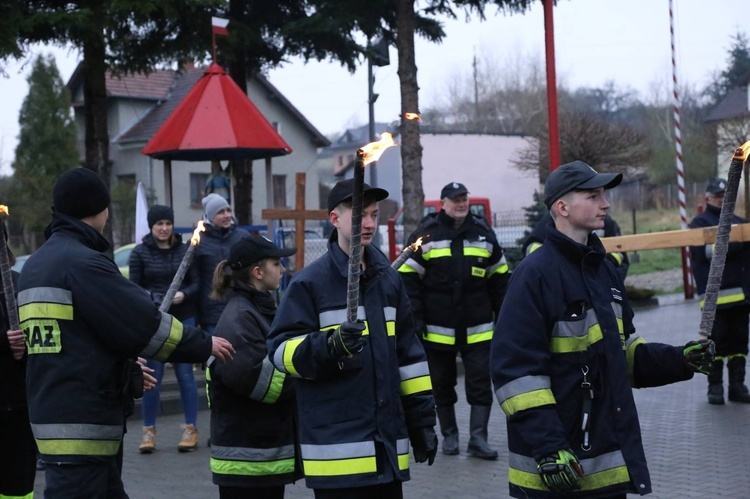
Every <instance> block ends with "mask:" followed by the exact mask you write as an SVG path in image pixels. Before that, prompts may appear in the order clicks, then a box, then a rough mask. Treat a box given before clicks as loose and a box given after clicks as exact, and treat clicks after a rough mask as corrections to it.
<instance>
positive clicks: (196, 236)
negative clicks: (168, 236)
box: [190, 220, 206, 246]
mask: <svg viewBox="0 0 750 499" xmlns="http://www.w3.org/2000/svg"><path fill="white" fill-rule="evenodd" d="M205 231H206V227H205V224H204V223H203V220H201V221H199V222H198V226H197V227H196V228H195V230H194V231H193V237H191V238H190V246H198V244H200V242H201V232H205Z"/></svg>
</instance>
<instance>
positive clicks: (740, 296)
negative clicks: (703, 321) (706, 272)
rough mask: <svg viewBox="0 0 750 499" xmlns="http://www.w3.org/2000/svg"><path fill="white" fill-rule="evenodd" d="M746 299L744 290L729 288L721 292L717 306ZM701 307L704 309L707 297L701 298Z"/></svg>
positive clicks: (702, 296) (703, 295)
mask: <svg viewBox="0 0 750 499" xmlns="http://www.w3.org/2000/svg"><path fill="white" fill-rule="evenodd" d="M744 299H745V292H744V291H743V290H742V288H727V289H720V290H719V298H718V299H717V300H716V304H717V305H726V304H727V303H736V302H740V301H743V300H744ZM700 300H701V301H700V306H701V308H703V303H704V302H705V301H706V295H705V294H702V295H701V296H700Z"/></svg>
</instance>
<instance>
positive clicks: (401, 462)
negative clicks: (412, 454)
mask: <svg viewBox="0 0 750 499" xmlns="http://www.w3.org/2000/svg"><path fill="white" fill-rule="evenodd" d="M396 453H397V454H398V469H400V470H402V471H403V470H408V469H409V439H408V438H399V439H398V440H396Z"/></svg>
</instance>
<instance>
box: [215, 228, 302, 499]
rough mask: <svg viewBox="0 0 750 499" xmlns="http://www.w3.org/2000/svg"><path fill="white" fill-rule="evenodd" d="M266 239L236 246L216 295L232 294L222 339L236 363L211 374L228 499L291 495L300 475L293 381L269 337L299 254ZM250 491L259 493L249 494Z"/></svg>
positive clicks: (222, 488)
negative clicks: (270, 348) (277, 363)
mask: <svg viewBox="0 0 750 499" xmlns="http://www.w3.org/2000/svg"><path fill="white" fill-rule="evenodd" d="M296 251H297V250H296V249H294V248H287V249H280V248H278V247H276V246H275V245H274V244H273V243H272V242H271V241H269V240H268V239H266V238H264V237H261V236H246V237H244V238H242V239H240V240H239V241H237V242H236V243H234V244H233V245H232V247H231V248H230V251H229V258H228V259H227V260H223V261H222V262H221V263H219V266H218V267H217V268H216V272H215V274H214V282H213V295H212V297H214V298H224V297H226V296H229V301H228V303H227V305H226V308H224V311H223V313H222V314H221V317H220V319H219V322H218V324H217V325H216V330H215V331H214V335H215V336H219V337H222V338H226V339H227V340H229V341H230V342H231V343H232V345H233V346H234V348H235V350H236V354H235V356H234V360H233V361H232V362H231V363H223V362H214V363H213V364H212V365H211V366H209V370H208V372H207V373H206V374H207V376H206V378H207V379H208V388H209V397H210V403H211V472H212V476H213V482H214V483H215V484H216V485H218V486H219V496H220V497H221V499H235V498H236V499H239V498H245V497H250V496H249V495H248V494H249V493H251V492H252V497H263V498H268V499H277V498H283V497H284V487H285V485H286V484H287V483H292V482H293V481H294V480H296V479H297V478H300V477H301V472H300V470H301V467H300V466H299V462H298V459H296V452H295V424H294V411H295V405H294V392H293V388H292V386H291V379H288V378H287V376H286V375H284V374H283V373H281V372H280V371H278V370H277V369H275V368H274V367H273V364H271V362H270V361H269V359H268V357H267V351H266V337H267V336H268V332H269V330H270V326H271V321H272V320H273V318H274V315H275V314H276V301H275V299H274V296H273V295H272V294H271V292H272V291H274V290H276V289H278V288H279V283H280V281H281V277H282V275H283V274H284V266H283V265H282V264H281V261H280V260H279V258H280V257H286V256H290V255H292V254H294V253H295V252H296ZM248 488H251V489H252V490H248Z"/></svg>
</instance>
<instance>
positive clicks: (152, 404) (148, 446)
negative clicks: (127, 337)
mask: <svg viewBox="0 0 750 499" xmlns="http://www.w3.org/2000/svg"><path fill="white" fill-rule="evenodd" d="M147 220H148V228H149V229H150V231H151V232H150V233H148V234H146V235H145V236H144V237H143V242H142V243H141V244H139V245H137V246H136V247H135V248H133V251H132V252H131V253H130V280H131V281H133V282H134V283H136V284H137V285H139V286H140V287H142V288H143V289H145V290H146V291H148V292H149V294H150V295H151V299H152V300H153V301H154V303H155V304H156V305H161V302H162V300H163V299H164V295H166V293H167V290H168V289H169V286H170V284H172V279H174V275H175V274H176V273H177V269H178V268H179V267H180V264H181V263H182V258H183V257H184V256H185V253H187V250H188V248H189V244H184V243H183V241H182V237H181V236H180V235H179V234H176V233H175V232H174V212H173V211H172V208H170V207H169V206H162V205H158V204H157V205H154V206H152V207H151V208H149V210H148V214H147ZM197 295H198V269H197V268H196V267H195V265H191V266H190V267H189V268H188V272H187V274H185V278H184V279H183V281H182V284H181V285H180V289H179V290H178V291H177V292H176V293H175V295H174V299H173V301H172V306H171V307H170V308H169V310H168V312H169V313H170V314H172V315H173V316H174V317H176V318H177V319H179V320H180V321H181V322H182V323H183V324H187V325H190V326H194V325H195V298H196V297H197ZM147 365H148V367H150V368H151V369H153V370H154V373H153V376H154V378H156V387H154V389H153V390H149V391H148V392H146V393H144V394H143V402H142V403H141V411H142V414H143V438H142V440H141V445H140V447H139V451H140V452H141V454H151V453H152V452H154V450H155V448H156V414H157V411H158V408H159V389H160V388H161V380H162V378H163V376H164V363H163V362H159V361H156V360H149V361H148V364H147ZM173 366H174V373H175V376H176V377H177V382H178V384H179V386H180V398H181V399H182V409H183V411H184V413H185V424H184V425H182V428H183V431H182V438H181V440H180V443H179V444H178V446H177V449H178V450H179V451H180V452H189V451H192V450H195V449H196V448H197V447H198V430H197V429H196V424H197V420H198V389H197V387H196V385H195V375H194V374H193V365H192V364H189V363H179V362H178V363H175V364H173Z"/></svg>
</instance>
